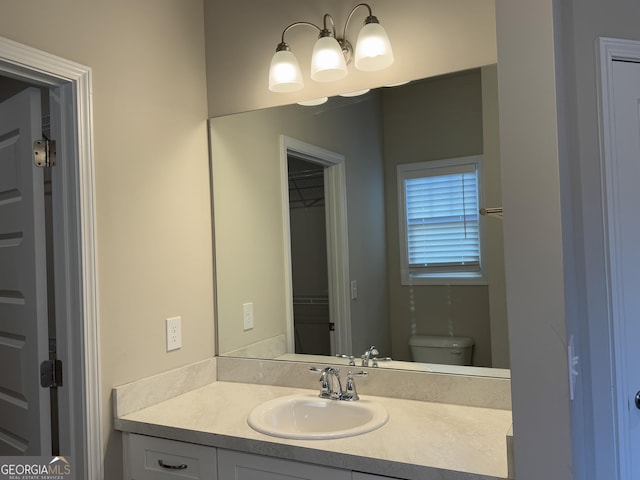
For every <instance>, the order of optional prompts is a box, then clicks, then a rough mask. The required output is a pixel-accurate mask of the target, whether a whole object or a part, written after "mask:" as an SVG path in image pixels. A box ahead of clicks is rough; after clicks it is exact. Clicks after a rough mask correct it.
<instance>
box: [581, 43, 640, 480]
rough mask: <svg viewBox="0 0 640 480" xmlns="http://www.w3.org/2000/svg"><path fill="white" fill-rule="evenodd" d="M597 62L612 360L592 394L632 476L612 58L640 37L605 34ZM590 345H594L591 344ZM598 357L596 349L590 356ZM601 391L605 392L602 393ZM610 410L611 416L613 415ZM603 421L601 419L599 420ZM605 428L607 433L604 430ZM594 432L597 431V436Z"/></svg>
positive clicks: (622, 473) (631, 50)
mask: <svg viewBox="0 0 640 480" xmlns="http://www.w3.org/2000/svg"><path fill="white" fill-rule="evenodd" d="M598 50H599V51H598V54H599V55H598V62H599V65H598V67H599V78H598V82H599V85H598V93H599V96H600V98H599V105H598V106H599V109H600V111H599V121H600V124H599V130H600V140H601V141H600V158H601V160H600V161H601V172H602V183H601V188H602V198H603V202H604V206H603V227H604V228H603V232H604V239H603V240H604V254H605V284H606V302H607V322H608V323H607V324H608V327H609V338H610V340H609V342H608V343H606V342H602V343H604V345H602V346H601V347H600V348H602V349H603V352H602V353H603V354H602V355H598V358H607V359H609V365H608V367H609V372H610V374H611V377H610V378H608V379H605V381H606V385H601V386H602V388H598V387H599V385H596V381H597V379H595V378H594V385H593V386H594V388H593V390H594V396H596V395H602V396H603V397H604V398H600V399H599V401H598V402H596V401H594V404H595V403H601V402H605V404H606V403H608V404H609V406H610V409H609V411H610V412H612V413H611V414H609V413H607V412H606V411H604V412H602V411H601V410H602V408H599V409H597V411H594V418H595V419H596V422H595V424H596V429H597V425H599V424H606V423H607V421H609V423H610V424H611V425H612V426H613V440H614V441H613V442H611V445H610V446H609V447H608V448H610V449H611V451H610V452H609V454H610V455H611V456H612V457H613V458H614V459H615V461H614V464H615V465H616V467H615V468H616V470H617V471H616V472H615V474H616V477H615V479H613V480H616V479H624V478H630V477H629V475H630V474H631V460H630V459H631V455H632V454H633V451H632V445H631V442H630V437H629V433H630V432H629V419H630V412H629V409H630V408H632V407H631V406H630V405H631V404H630V399H629V398H628V396H627V393H628V392H629V391H630V389H629V382H628V379H627V374H626V372H627V360H626V351H625V349H624V345H625V343H624V342H625V338H626V337H625V321H626V319H625V316H624V308H623V307H624V298H623V295H622V292H623V290H622V288H621V280H622V268H623V266H624V258H623V256H622V252H621V249H620V237H619V227H618V226H619V225H620V224H621V222H624V221H625V219H624V218H621V217H620V215H619V212H618V211H617V194H616V191H617V178H618V158H617V153H616V143H615V122H614V97H613V88H614V85H613V80H614V77H613V62H614V61H616V60H617V61H620V60H622V61H631V62H637V63H640V42H638V41H631V40H622V39H615V38H606V37H602V38H599V39H598ZM592 348H594V347H593V346H592ZM591 356H592V358H594V356H593V354H592V355H591ZM598 392H602V393H598ZM610 415H612V418H610ZM598 420H599V421H598ZM600 433H603V432H600ZM598 434H599V433H598V432H597V431H596V432H595V436H598Z"/></svg>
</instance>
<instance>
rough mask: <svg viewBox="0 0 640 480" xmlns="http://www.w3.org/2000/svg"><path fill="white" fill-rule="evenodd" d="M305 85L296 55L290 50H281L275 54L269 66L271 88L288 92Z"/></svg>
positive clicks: (274, 90) (273, 90) (280, 91)
mask: <svg viewBox="0 0 640 480" xmlns="http://www.w3.org/2000/svg"><path fill="white" fill-rule="evenodd" d="M302 87H304V82H303V81H302V72H301V71H300V65H299V64H298V60H297V59H296V56H295V55H294V54H293V53H292V52H291V51H289V50H280V51H278V52H276V53H275V54H274V55H273V58H272V59H271V67H270V68H269V90H271V91H272V92H278V93H288V92H295V91H297V90H301V89H302Z"/></svg>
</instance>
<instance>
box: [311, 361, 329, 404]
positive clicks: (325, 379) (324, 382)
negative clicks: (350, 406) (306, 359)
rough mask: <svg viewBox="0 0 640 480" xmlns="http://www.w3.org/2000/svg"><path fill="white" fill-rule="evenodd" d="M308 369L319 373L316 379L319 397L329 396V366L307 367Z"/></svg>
mask: <svg viewBox="0 0 640 480" xmlns="http://www.w3.org/2000/svg"><path fill="white" fill-rule="evenodd" d="M309 371H310V372H317V373H320V379H319V380H318V381H319V382H320V397H321V398H331V380H330V378H329V373H330V370H329V367H327V368H318V367H309Z"/></svg>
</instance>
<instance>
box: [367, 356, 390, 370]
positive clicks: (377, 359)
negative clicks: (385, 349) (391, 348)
mask: <svg viewBox="0 0 640 480" xmlns="http://www.w3.org/2000/svg"><path fill="white" fill-rule="evenodd" d="M371 360H372V361H373V364H372V367H373V368H376V367H377V366H378V362H390V361H391V360H392V358H391V357H383V358H378V357H373V358H372V359H371Z"/></svg>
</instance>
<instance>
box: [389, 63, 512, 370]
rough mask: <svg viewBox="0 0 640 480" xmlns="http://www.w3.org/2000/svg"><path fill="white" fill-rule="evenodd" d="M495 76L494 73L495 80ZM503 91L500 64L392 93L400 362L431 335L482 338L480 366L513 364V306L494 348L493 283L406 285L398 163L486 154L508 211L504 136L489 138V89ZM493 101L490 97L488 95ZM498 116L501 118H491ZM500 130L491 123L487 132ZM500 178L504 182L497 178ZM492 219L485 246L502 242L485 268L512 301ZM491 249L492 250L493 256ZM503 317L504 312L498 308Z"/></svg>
mask: <svg viewBox="0 0 640 480" xmlns="http://www.w3.org/2000/svg"><path fill="white" fill-rule="evenodd" d="M492 73H493V76H492V75H491V74H492ZM483 77H485V82H486V84H487V85H490V86H492V87H493V88H492V90H493V91H495V92H497V82H496V80H495V67H485V69H483V70H482V73H481V70H479V69H476V70H472V71H468V72H462V73H459V74H452V75H447V76H443V77H437V78H434V79H430V80H423V81H421V82H419V83H416V84H410V85H407V86H406V87H403V88H399V89H389V90H385V92H384V95H383V104H384V148H385V150H384V151H385V176H386V182H385V188H386V198H387V209H386V215H387V239H388V249H387V256H388V261H389V293H390V311H391V314H390V320H391V325H392V327H391V330H392V345H393V357H394V358H397V359H398V360H408V359H409V358H410V357H409V349H408V338H409V336H410V335H411V334H412V333H418V334H424V335H456V336H469V337H472V338H473V339H474V341H475V347H474V360H473V364H474V365H477V366H500V367H508V353H507V355H503V354H502V352H505V351H506V352H508V345H507V342H506V308H505V309H504V311H503V312H502V315H503V320H502V321H501V322H496V323H495V325H494V329H504V333H503V335H500V337H499V338H503V340H502V342H501V344H498V343H496V345H495V346H492V342H491V336H492V331H491V330H492V325H491V323H492V321H491V308H490V302H489V298H490V295H489V293H490V290H489V286H487V285H437V286H432V285H428V286H427V285H411V286H407V285H401V284H400V258H399V247H398V242H399V234H398V192H397V183H396V166H397V165H398V164H402V163H415V162H423V161H428V160H439V159H443V158H453V157H462V156H468V155H477V154H483V153H484V158H483V165H484V170H485V175H484V181H485V188H484V190H485V191H486V194H487V196H489V197H490V198H491V201H495V202H497V203H496V204H494V205H493V206H500V205H501V203H500V198H501V195H500V184H499V182H500V178H499V170H500V158H499V155H498V154H497V149H495V148H491V144H492V143H493V144H497V139H496V140H493V139H488V140H487V143H488V144H489V145H487V147H489V148H485V145H484V143H485V139H484V135H483V134H484V130H485V129H484V128H483V88H482V81H483ZM487 99H489V97H487ZM493 100H494V101H493V102H490V101H486V102H485V103H486V104H485V105H484V110H487V115H484V118H486V119H487V120H488V121H489V120H491V119H492V118H493V119H495V120H494V121H495V122H496V123H497V115H495V112H496V111H497V98H495V99H493ZM490 112H494V115H493V116H492V115H490V114H489V113H490ZM492 128H493V130H497V129H496V128H495V126H491V125H488V126H487V128H486V129H487V130H488V131H491V130H492ZM496 173H497V175H498V178H495V177H493V175H496ZM483 222H485V240H486V241H485V247H488V246H493V247H495V246H496V245H497V246H498V247H499V248H500V255H499V256H490V255H484V263H485V266H486V267H487V269H488V271H489V272H492V273H493V274H495V275H494V280H497V279H498V278H501V279H502V281H501V282H499V283H497V285H498V287H500V288H499V289H496V292H501V293H497V297H498V299H499V300H498V299H496V300H494V303H497V302H498V301H501V302H502V303H503V304H504V298H505V293H504V265H503V260H502V223H501V222H500V221H499V220H495V219H488V218H487V219H483ZM486 251H487V248H485V252H486ZM493 313H494V314H496V315H498V314H499V312H497V311H494V312H493ZM492 347H493V348H495V349H497V350H498V352H497V353H496V356H497V357H500V358H501V362H500V365H496V364H494V363H492Z"/></svg>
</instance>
